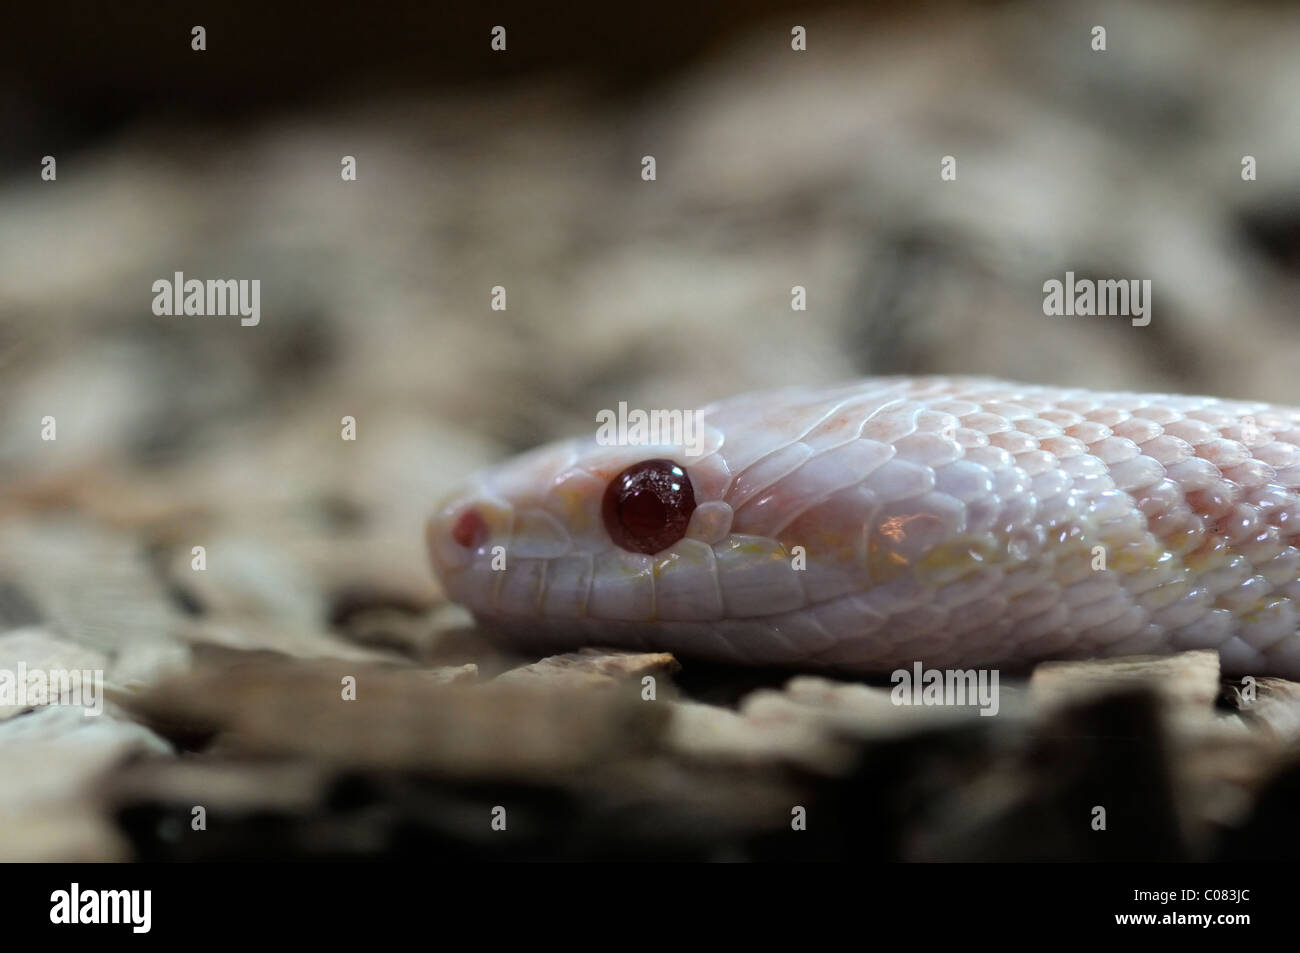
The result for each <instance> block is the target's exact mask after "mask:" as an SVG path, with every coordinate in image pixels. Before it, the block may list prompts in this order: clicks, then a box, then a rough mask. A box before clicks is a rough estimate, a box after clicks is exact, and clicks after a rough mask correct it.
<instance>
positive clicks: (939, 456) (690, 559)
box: [426, 377, 1300, 678]
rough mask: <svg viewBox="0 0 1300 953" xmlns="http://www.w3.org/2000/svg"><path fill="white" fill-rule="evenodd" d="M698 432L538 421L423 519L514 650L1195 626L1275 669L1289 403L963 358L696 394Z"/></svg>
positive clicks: (999, 663)
mask: <svg viewBox="0 0 1300 953" xmlns="http://www.w3.org/2000/svg"><path fill="white" fill-rule="evenodd" d="M698 420H699V422H700V437H701V442H700V446H699V447H698V448H697V449H698V451H699V452H698V453H694V454H691V453H689V452H688V448H687V447H686V446H685V445H684V444H682V443H676V444H673V443H665V444H655V445H628V444H623V445H606V444H604V443H602V442H601V441H598V440H597V439H596V437H595V436H594V435H593V436H587V437H584V438H579V439H574V440H566V441H562V442H557V443H553V444H549V445H547V446H544V447H541V448H539V449H537V450H534V451H531V452H529V453H526V454H524V455H522V456H520V457H517V458H515V459H513V460H509V461H506V462H504V463H502V464H499V465H497V466H495V467H492V468H490V469H487V470H485V471H483V472H481V473H479V474H477V475H475V476H474V477H472V478H471V479H470V480H469V481H468V482H467V483H466V484H465V485H464V486H462V487H460V488H459V489H458V490H457V491H456V492H455V493H453V494H452V495H451V496H450V497H449V498H448V500H447V501H445V502H444V503H443V504H442V505H441V506H440V507H439V509H438V510H437V511H436V513H435V514H434V516H433V517H432V518H431V519H430V521H429V523H428V526H427V529H426V535H427V542H428V546H429V550H430V554H431V557H432V560H433V564H434V567H435V570H436V571H437V574H438V575H439V577H440V578H441V580H442V582H443V585H444V587H445V589H446V591H447V593H448V594H449V596H450V597H451V598H452V599H454V600H455V601H457V602H460V603H462V604H464V605H465V606H466V607H468V608H469V609H470V610H471V611H472V612H473V613H474V614H475V616H476V618H477V619H478V621H479V622H480V624H481V625H482V626H483V627H484V628H485V629H487V630H489V631H491V632H494V633H497V634H499V636H500V637H503V638H505V639H508V640H509V641H511V642H512V643H514V644H516V645H520V646H523V647H528V648H576V647H579V646H583V645H612V646H617V647H625V648H633V649H642V650H654V651H671V652H675V653H679V654H682V655H686V656H696V657H704V658H710V659H716V660H725V661H730V662H738V663H744V664H753V665H780V666H790V667H808V668H820V669H828V670H832V671H843V672H853V673H881V672H888V671H890V670H893V669H896V668H899V667H906V666H910V665H912V664H914V663H915V662H917V661H920V662H923V663H924V664H926V665H930V666H934V667H971V666H981V667H1008V668H1023V667H1026V666H1029V665H1032V664H1033V663H1034V662H1036V661H1039V660H1043V659H1054V658H1079V657H1102V656H1119V655H1135V654H1165V653H1172V652H1177V651H1182V650H1187V649H1204V648H1210V649H1216V650H1217V651H1218V652H1219V656H1220V659H1221V662H1222V665H1223V669H1224V671H1225V672H1228V673H1233V674H1254V675H1261V676H1262V675H1278V676H1283V677H1289V678H1300V636H1298V635H1297V628H1298V627H1300V608H1298V606H1300V410H1298V409H1292V408H1287V407H1281V406H1276V405H1272V404H1265V403H1251V402H1243V401H1232V400H1222V399H1217V398H1211V397H1194V396H1181V395H1157V394H1140V393H1099V392H1093V391H1088V390H1082V389H1068V388H1056V387H1043V386H1034V385H1022V384H1015V383H1010V382H1005V381H998V380H990V379H983V378H969V377H886V378H869V379H865V380H861V381H857V382H854V383H851V384H845V385H839V386H830V387H822V388H804V389H784V390H777V391H772V392H769V393H764V394H747V395H743V396H740V397H735V398H732V399H728V400H724V401H720V402H718V403H715V404H712V405H710V406H708V407H705V408H703V409H701V410H700V411H699V416H698Z"/></svg>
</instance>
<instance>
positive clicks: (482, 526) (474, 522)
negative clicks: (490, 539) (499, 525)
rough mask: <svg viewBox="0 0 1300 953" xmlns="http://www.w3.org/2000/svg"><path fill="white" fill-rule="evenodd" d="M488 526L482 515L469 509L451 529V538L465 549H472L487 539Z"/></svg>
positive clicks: (458, 518)
mask: <svg viewBox="0 0 1300 953" xmlns="http://www.w3.org/2000/svg"><path fill="white" fill-rule="evenodd" d="M487 535H488V525H487V521H486V520H484V519H483V515H482V514H481V513H479V511H478V510H476V509H474V508H473V507H471V508H470V509H467V510H466V511H465V512H464V513H461V514H460V516H458V517H456V522H455V523H454V524H452V527H451V538H452V539H454V540H455V541H456V544H457V545H459V546H463V547H464V548H465V549H474V548H476V547H478V546H479V545H480V544H482V543H483V541H484V540H486V539H487Z"/></svg>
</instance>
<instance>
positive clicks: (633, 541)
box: [601, 460, 695, 553]
mask: <svg viewBox="0 0 1300 953" xmlns="http://www.w3.org/2000/svg"><path fill="white" fill-rule="evenodd" d="M694 512H695V488H694V487H692V486H691V481H690V478H689V477H687V476H686V471H685V470H683V469H682V468H681V467H679V466H678V465H677V464H675V463H673V462H672V461H671V460H642V461H641V462H640V463H634V464H632V466H630V467H628V468H627V469H626V470H624V471H623V472H622V473H620V474H619V475H618V476H616V477H614V479H612V480H610V481H609V486H608V487H606V488H605V499H604V501H603V503H602V505H601V515H602V516H603V517H604V519H605V529H606V530H608V531H609V535H610V538H611V539H613V540H614V542H615V543H617V544H618V545H619V546H622V547H623V548H624V549H627V550H631V551H632V552H634V553H657V552H659V551H660V550H661V549H667V548H668V547H669V546H671V545H672V544H673V543H675V542H677V541H678V540H679V539H681V538H682V537H683V536H685V535H686V525H687V524H688V523H689V522H690V521H691V514H692V513H694Z"/></svg>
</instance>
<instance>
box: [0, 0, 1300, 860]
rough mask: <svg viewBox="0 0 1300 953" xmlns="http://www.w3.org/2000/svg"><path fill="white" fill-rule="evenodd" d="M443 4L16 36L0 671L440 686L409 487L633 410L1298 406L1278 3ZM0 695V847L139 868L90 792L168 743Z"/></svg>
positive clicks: (1296, 208) (3, 258) (118, 683)
mask: <svg viewBox="0 0 1300 953" xmlns="http://www.w3.org/2000/svg"><path fill="white" fill-rule="evenodd" d="M461 6H462V9H454V8H451V7H449V6H447V5H443V4H425V3H411V4H407V5H403V4H389V5H380V6H377V7H372V6H365V5H361V6H347V7H340V8H338V10H337V11H336V12H335V11H327V10H321V9H318V8H317V7H316V6H315V5H309V4H303V5H285V6H284V7H282V8H279V9H277V10H267V9H264V8H263V6H262V5H260V4H253V3H241V2H236V3H228V4H220V5H217V4H213V5H210V6H209V7H207V8H201V7H200V8H195V9H193V10H187V11H184V12H182V11H180V10H178V9H172V8H170V7H165V8H164V7H163V5H158V6H157V8H155V6H154V5H150V4H133V3H116V4H112V5H107V6H105V5H93V6H92V5H90V4H84V5H78V4H71V5H69V4H57V5H31V4H29V5H24V6H22V7H21V8H17V9H14V10H12V11H9V12H7V13H6V29H5V31H4V37H3V39H0V49H2V50H3V55H0V118H2V119H3V128H4V129H5V131H6V135H5V136H4V137H3V138H2V139H0V475H2V476H0V624H2V625H3V627H4V629H5V631H6V632H7V634H5V635H0V665H6V666H10V667H12V666H13V665H15V664H16V663H17V661H19V660H22V661H25V662H26V663H27V664H29V665H32V664H36V663H37V662H41V661H43V662H44V664H47V665H53V664H56V663H59V664H67V665H87V666H92V667H103V668H104V669H105V670H106V672H107V674H108V679H109V682H110V684H112V685H113V686H115V687H116V688H118V689H120V690H122V691H124V692H126V691H130V692H137V691H141V690H145V689H148V688H149V687H150V686H153V685H155V684H157V683H158V682H159V681H160V680H161V679H164V678H166V677H173V676H177V675H184V674H186V673H189V672H192V671H193V670H194V669H195V666H196V664H197V663H196V660H197V659H199V658H200V656H201V655H202V652H204V651H209V650H215V649H219V650H222V651H226V652H236V653H250V652H251V653H270V654H271V655H272V656H275V657H277V658H280V659H283V658H292V659H328V660H344V661H355V662H365V663H373V664H376V665H400V664H410V663H411V662H412V661H414V662H417V663H419V664H420V665H426V664H432V663H433V662H435V661H439V660H443V659H445V658H451V659H452V660H453V661H456V662H457V663H458V664H459V662H460V661H463V657H468V656H465V655H464V653H465V652H468V651H470V650H468V649H464V648H463V645H464V643H463V642H461V643H457V642H455V641H454V640H452V641H451V642H447V641H446V639H448V638H450V636H449V635H448V633H451V632H460V636H458V637H461V638H464V637H465V635H464V633H463V631H461V630H463V629H464V627H465V625H466V619H465V617H464V616H462V615H459V614H458V612H457V610H455V609H454V608H452V607H448V606H445V605H443V604H442V603H441V597H440V594H439V593H438V591H437V589H436V584H435V583H434V581H433V580H432V579H431V577H430V574H429V572H428V569H427V565H426V561H425V556H424V554H423V552H422V549H421V526H422V522H423V519H424V517H425V516H426V515H427V513H428V512H429V510H430V508H431V507H432V504H433V502H434V501H435V500H436V498H437V496H438V495H439V493H440V492H441V491H442V490H444V489H446V488H447V487H449V486H451V485H452V484H453V483H454V482H456V481H457V480H458V479H460V478H461V477H463V476H464V475H465V474H467V473H468V472H470V471H471V470H473V469H475V468H477V467H478V466H480V465H482V464H484V463H486V462H489V461H491V460H494V459H498V458H500V457H502V456H505V455H508V454H511V453H513V452H516V451H519V450H522V449H525V448H527V447H530V446H533V445H535V444H538V443H541V442H543V441H545V440H548V439H551V438H553V437H556V436H560V435H564V434H570V433H576V432H579V431H582V430H585V429H587V428H590V427H591V426H592V425H593V421H594V414H595V412H596V410H598V409H599V408H602V407H611V406H616V405H617V402H618V401H621V400H626V401H628V402H629V403H630V404H631V405H632V406H646V407H656V406H693V405H696V404H698V403H703V402H705V401H707V400H710V399H713V398H717V397H723V396H727V395H730V394H733V393H736V392H739V391H742V390H746V389H758V388H767V387H770V386H776V385H781V384H789V383H815V382H823V381H828V380H834V379H839V378H851V377H854V376H858V375H866V374H889V373H929V372H961V373H974V374H990V375H997V376H1002V377H1008V378H1013V379H1020V380H1026V381H1032V382H1042V383H1069V384H1078V385H1083V386H1088V387H1094V388H1115V389H1133V390H1175V391H1194V392H1210V393H1216V394H1219V395H1223V396H1233V397H1242V398H1260V399H1268V400H1275V401H1280V402H1287V403H1300V383H1298V382H1297V375H1296V373H1295V365H1294V362H1295V355H1296V354H1297V353H1298V351H1297V345H1300V320H1297V319H1298V318H1300V314H1298V313H1297V312H1298V305H1297V302H1298V301H1300V297H1298V295H1300V57H1298V56H1296V51H1297V50H1300V9H1298V8H1296V7H1295V6H1294V5H1290V4H1282V3H1267V2H1263V3H1256V4H1251V3H1248V4H1237V3H1232V4H1228V3H1216V2H1211V3H1200V2H1194V3H1149V4H1142V5H1140V6H1136V5H1133V4H1125V3H1120V2H1091V0H1090V2H1084V3H1079V2H1071V3H1064V2H1061V3H1012V2H1008V3H970V2H960V3H957V2H954V3H946V2H933V3H925V4H920V5H913V4H890V3H884V4H866V5H861V6H845V5H841V4H832V3H821V2H814V3H800V4H794V3H785V2H781V0H760V2H757V3H753V2H750V3H738V2H731V0H727V2H723V3H719V4H714V5H710V6H708V7H707V8H706V9H701V8H700V7H699V5H697V4H693V3H686V2H676V0H669V2H665V3H656V4H652V5H649V6H641V7H632V8H627V9H622V8H620V9H618V10H613V9H607V8H605V7H602V6H600V5H597V4H591V3H577V4H570V5H566V7H565V8H564V11H563V12H562V13H556V12H552V11H547V10H543V9H540V8H538V7H537V5H535V4H525V3H515V2H504V3H495V4H484V5H470V4H464V5H461ZM498 24H500V25H503V26H505V27H506V31H507V34H506V37H507V48H506V51H505V52H494V51H493V50H492V49H491V47H490V41H491V35H490V30H491V28H492V27H493V26H495V25H498ZM195 25H202V26H203V27H204V28H205V30H206V46H207V48H206V50H205V51H203V52H196V51H194V50H192V49H191V29H192V27H193V26H195ZM796 25H799V26H804V27H805V28H806V30H807V50H806V51H804V52H796V51H793V50H792V49H791V29H792V28H793V27H794V26H796ZM1095 25H1102V26H1104V27H1105V29H1106V45H1107V49H1106V50H1105V52H1096V51H1094V50H1093V49H1092V32H1091V31H1092V28H1093V27H1094V26H1095ZM46 155H52V156H54V157H55V158H56V160H57V180H55V181H42V178H41V162H42V157H43V156H46ZM646 155H652V156H654V157H655V160H656V166H657V168H656V171H657V178H656V180H655V181H649V182H648V181H644V180H643V179H642V177H641V171H642V163H641V160H642V157H643V156H646ZM945 155H952V156H954V157H955V158H956V160H957V178H956V181H953V182H941V181H940V177H939V168H940V160H941V157H943V156H945ZM1246 155H1250V156H1253V157H1255V159H1256V161H1257V165H1258V178H1257V180H1256V181H1243V179H1242V175H1241V169H1242V165H1241V163H1242V157H1243V156H1246ZM344 156H354V157H356V168H357V178H356V181H353V182H345V181H343V180H342V179H341V177H340V162H341V159H342V157H344ZM1067 270H1070V271H1073V272H1075V273H1076V274H1077V275H1079V276H1080V277H1096V278H1138V279H1150V280H1151V282H1152V286H1153V306H1152V320H1151V323H1150V325H1149V326H1147V327H1144V328H1135V327H1132V326H1131V325H1130V323H1129V322H1128V320H1126V319H1117V318H1082V317H1075V318H1052V317H1046V316H1044V314H1043V311H1042V304H1043V291H1042V285H1043V282H1044V281H1046V280H1048V279H1051V278H1058V279H1059V278H1062V277H1063V275H1064V273H1065V272H1066V271H1067ZM177 271H182V272H184V273H185V275H186V277H196V278H202V279H207V278H240V279H253V278H256V279H260V281H261V321H260V324H259V325H258V326H257V327H241V326H240V324H239V322H238V320H237V319H233V318H205V317H158V316H155V315H154V314H153V313H152V311H151V303H152V301H153V297H154V294H153V292H152V290H151V286H152V284H153V282H154V281H156V280H158V279H163V278H167V279H170V278H171V277H172V275H173V273H174V272H177ZM497 285H500V286H504V287H505V289H506V291H507V296H508V297H507V300H508V307H507V309H506V310H504V311H495V310H492V308H491V307H490V304H491V294H492V288H493V287H494V286H497ZM795 285H801V286H804V287H805V288H806V289H807V310H806V311H792V310H791V289H792V287H793V286H795ZM345 415H350V416H352V417H354V418H355V419H356V421H357V440H356V441H355V442H344V441H342V440H340V436H339V432H340V419H341V418H342V417H343V416H345ZM46 416H53V417H54V418H55V419H56V421H57V440H55V441H46V440H42V419H43V418H44V417H46ZM195 545H203V546H204V547H205V549H206V552H207V562H208V568H207V569H206V571H204V572H202V573H198V572H194V571H192V568H191V559H192V555H191V553H192V547H193V546H195ZM448 645H459V646H462V648H461V649H458V650H457V651H459V652H461V654H460V655H457V654H456V652H450V654H447V652H449V651H450V650H449V649H447V646H448ZM440 653H441V654H440ZM471 654H472V652H471ZM258 657H259V658H260V657H261V656H258ZM480 664H483V663H481V662H480ZM485 670H486V669H485ZM17 714H18V713H16V712H12V711H11V712H8V714H7V715H6V717H7V718H8V721H3V722H0V758H8V759H9V760H10V764H11V766H12V765H17V764H21V763H30V764H32V765H35V764H45V763H48V762H49V759H50V751H51V750H53V749H52V748H51V746H52V745H70V746H72V747H71V748H69V749H67V750H68V751H70V752H74V753H75V754H74V755H73V756H70V757H69V758H67V759H65V761H64V763H65V765H66V766H65V768H63V769H62V770H63V771H64V772H65V774H66V776H60V777H51V776H48V775H47V776H45V777H44V779H43V780H42V782H41V784H42V787H41V788H40V789H39V790H38V791H36V792H33V790H32V789H30V788H29V787H24V786H22V785H17V786H14V784H15V782H10V787H9V788H7V789H6V793H5V794H4V795H2V797H3V798H5V800H4V801H0V847H2V848H3V849H4V852H5V853H6V854H7V855H8V856H22V857H36V858H41V859H45V858H50V857H55V858H58V857H86V856H89V857H102V858H121V857H127V856H133V855H135V856H139V855H140V854H141V852H142V851H144V849H143V848H141V846H140V844H141V843H142V841H141V840H140V838H141V837H143V838H144V841H143V842H148V843H155V840H151V839H150V838H152V837H154V835H153V834H148V835H143V834H139V832H138V831H136V832H135V834H132V833H131V830H132V829H131V828H130V826H129V825H127V826H126V827H123V826H121V825H118V824H109V823H106V822H105V821H104V817H105V812H104V808H103V806H102V802H101V801H93V802H92V801H90V800H88V799H87V795H86V793H85V792H86V791H88V790H90V784H91V779H92V778H98V777H100V772H102V771H103V770H104V769H105V768H106V767H107V766H111V765H117V764H119V763H121V761H122V758H123V757H124V753H130V754H131V755H132V757H134V756H136V755H139V754H140V753H150V752H151V753H158V754H166V753H168V752H174V751H175V750H176V745H177V744H178V741H177V739H176V737H174V736H171V735H168V734H167V733H166V732H161V733H156V732H155V730H154V728H146V727H145V726H144V724H143V723H142V719H141V718H139V717H138V716H129V715H122V717H120V718H116V719H115V718H113V717H108V718H106V719H105V720H103V721H102V722H98V723H97V727H96V728H95V729H94V731H95V732H96V733H95V734H94V735H93V736H91V737H90V738H88V739H86V738H83V737H81V736H82V735H84V734H85V732H86V731H87V730H88V729H86V728H84V726H82V724H81V723H80V722H66V723H65V722H60V721H57V719H55V718H54V716H51V715H48V713H47V712H40V713H37V715H38V716H39V718H43V719H45V722H42V723H41V724H40V725H39V726H38V727H37V728H32V727H30V724H29V725H28V726H27V727H23V728H22V730H21V732H20V731H19V728H16V727H14V725H20V724H21V723H22V722H24V721H25V722H28V723H31V722H32V719H34V718H36V717H37V716H33V715H29V716H24V718H23V719H18V718H17V717H16V716H17ZM9 716H13V717H9ZM154 727H156V726H154ZM88 752H93V754H90V753H88ZM83 755H84V757H83ZM22 759H28V761H27V762H24V761H23V760H22ZM55 773H56V774H57V772H55ZM19 775H20V773H19V772H10V774H9V777H10V778H15V777H18V776H19ZM133 783H134V782H133ZM138 787H139V785H137V787H136V788H132V790H137V789H138ZM144 787H145V788H148V787H149V786H148V785H147V784H146V785H144ZM128 800H130V799H128ZM146 800H147V799H146ZM114 803H116V802H114ZM132 803H133V804H134V803H135V802H132ZM137 806H138V805H137ZM70 817H79V818H81V819H82V823H80V824H72V823H69V821H68V819H69V818H70ZM123 830H126V831H127V832H128V833H127V834H123ZM137 835H138V836H137ZM163 855H164V856H165V855H166V853H165V852H163Z"/></svg>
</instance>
